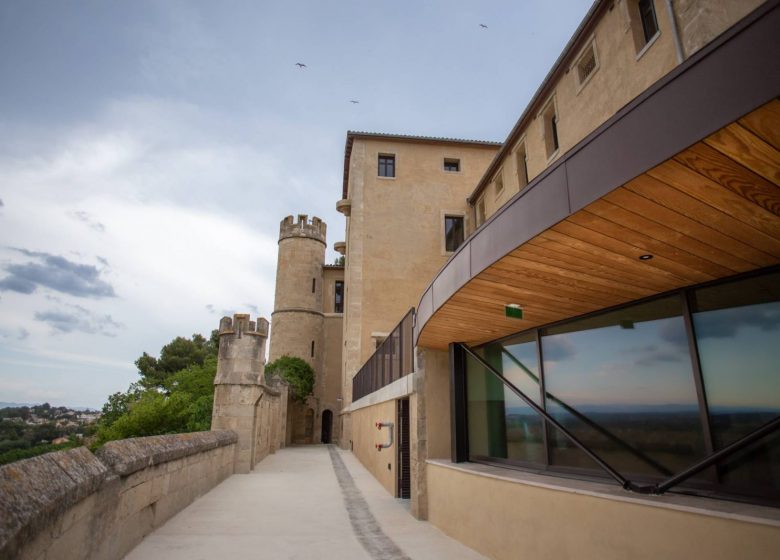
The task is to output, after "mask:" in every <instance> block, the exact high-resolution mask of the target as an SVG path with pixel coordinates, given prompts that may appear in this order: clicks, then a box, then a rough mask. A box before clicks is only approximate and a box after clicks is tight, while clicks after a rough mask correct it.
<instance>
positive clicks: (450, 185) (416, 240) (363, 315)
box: [343, 137, 497, 403]
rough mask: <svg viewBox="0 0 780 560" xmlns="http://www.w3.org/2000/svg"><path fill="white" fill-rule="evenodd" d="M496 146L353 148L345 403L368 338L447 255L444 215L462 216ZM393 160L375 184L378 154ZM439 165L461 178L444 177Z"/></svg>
mask: <svg viewBox="0 0 780 560" xmlns="http://www.w3.org/2000/svg"><path fill="white" fill-rule="evenodd" d="M496 151H497V147H495V146H478V145H473V144H472V145H469V144H442V143H426V142H423V141H413V142H412V141H410V142H404V141H398V140H390V139H382V138H364V137H362V138H361V137H357V138H355V140H354V143H353V146H352V152H351V157H350V172H349V184H348V191H349V192H348V196H349V198H350V200H351V204H352V206H351V215H350V216H349V217H348V218H347V237H346V241H347V254H346V269H345V279H346V292H347V297H346V308H345V317H344V340H345V341H346V346H345V349H344V350H345V352H344V366H343V367H344V369H343V372H344V385H345V387H344V390H345V402H347V403H349V402H351V388H352V387H351V382H352V377H353V376H354V374H355V373H356V372H357V371H358V370H359V369H360V367H361V366H362V365H363V364H364V363H365V361H366V360H367V359H368V358H369V357H370V356H371V354H372V353H373V352H374V350H375V349H376V339H375V338H372V334H375V333H388V332H390V331H391V330H392V329H393V327H395V325H396V324H397V323H398V322H399V321H400V320H401V319H402V318H403V316H404V314H405V313H406V312H407V311H408V310H409V308H411V307H413V306H415V305H417V302H418V300H419V297H420V295H421V294H422V292H423V290H424V289H425V287H426V286H427V285H428V283H429V282H430V280H431V278H433V276H434V274H436V272H437V271H438V270H439V269H440V268H441V266H442V265H443V264H444V263H445V261H446V260H447V257H448V256H449V255H448V254H447V253H446V252H445V250H444V216H445V214H452V215H464V216H465V218H466V220H465V221H466V228H467V229H468V227H469V225H468V223H469V221H470V219H471V218H470V217H469V216H468V215H467V205H466V203H465V198H466V196H468V194H469V193H470V192H471V190H472V189H473V188H474V185H476V183H477V181H478V180H479V178H480V176H481V175H482V174H483V172H484V170H485V169H486V167H487V165H488V164H489V163H490V161H491V160H492V159H493V157H494V155H495V153H496ZM380 153H382V154H394V155H395V158H396V177H395V178H385V177H377V159H378V155H379V154H380ZM444 158H456V159H459V160H460V164H461V171H460V172H457V173H453V172H446V171H444V170H443V164H444Z"/></svg>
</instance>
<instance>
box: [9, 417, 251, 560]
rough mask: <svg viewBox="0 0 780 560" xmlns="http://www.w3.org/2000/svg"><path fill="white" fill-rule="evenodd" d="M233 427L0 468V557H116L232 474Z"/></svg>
mask: <svg viewBox="0 0 780 560" xmlns="http://www.w3.org/2000/svg"><path fill="white" fill-rule="evenodd" d="M236 442H237V436H236V434H235V433H234V432H232V431H227V430H225V431H212V432H197V433H190V434H174V435H165V436H151V437H144V438H132V439H125V440H119V441H112V442H109V443H107V444H106V445H105V446H104V447H103V448H101V449H99V450H98V451H97V452H96V453H95V454H92V453H90V452H89V451H88V450H87V449H86V448H85V447H79V448H76V449H71V450H68V451H58V452H55V453H48V454H46V455H41V456H38V457H33V458H31V459H26V460H23V461H17V462H15V463H11V464H8V465H4V466H3V467H0V558H3V559H5V558H19V559H25V560H26V559H30V560H43V559H52V558H56V559H58V560H69V559H71V558H72V559H74V560H75V559H118V558H122V557H123V556H124V555H125V554H127V553H128V552H129V551H130V550H132V549H133V547H135V546H136V545H137V544H138V543H139V542H140V541H141V540H142V539H143V538H144V536H145V535H147V534H149V533H151V532H152V531H153V530H155V529H156V528H158V527H160V526H161V525H162V524H164V523H165V522H166V521H167V520H168V519H170V518H171V517H172V516H173V515H175V514H176V513H177V512H179V511H180V510H182V509H183V508H185V507H186V506H187V505H189V504H190V503H192V502H193V501H194V500H195V499H196V498H197V497H198V496H200V495H202V494H205V493H206V492H208V491H209V490H211V489H212V488H213V487H214V486H216V485H217V484H219V483H220V482H222V480H224V479H225V478H227V477H228V476H230V475H231V474H233V465H234V459H235V451H236Z"/></svg>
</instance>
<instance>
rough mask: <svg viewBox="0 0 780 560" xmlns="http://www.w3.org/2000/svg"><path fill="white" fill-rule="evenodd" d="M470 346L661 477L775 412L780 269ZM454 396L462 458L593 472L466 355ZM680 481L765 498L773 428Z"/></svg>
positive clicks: (774, 494)
mask: <svg viewBox="0 0 780 560" xmlns="http://www.w3.org/2000/svg"><path fill="white" fill-rule="evenodd" d="M537 340H539V341H540V342H541V347H539V345H537ZM476 353H477V354H478V355H479V356H480V357H481V358H482V359H483V360H484V361H485V362H486V363H487V364H488V365H489V366H490V367H491V368H492V369H494V370H496V371H497V372H498V373H500V374H501V375H502V376H503V377H504V378H505V379H506V380H507V381H508V382H509V383H511V385H513V386H514V387H516V388H517V389H518V390H519V391H521V392H522V393H524V394H525V395H526V396H527V397H528V398H530V399H532V400H533V402H535V403H536V404H539V405H541V406H542V407H543V408H545V410H546V411H547V413H548V414H549V415H550V416H552V417H553V418H554V419H555V420H556V421H557V422H559V423H560V424H561V425H563V426H564V427H565V428H566V429H567V430H568V431H569V432H571V433H572V434H573V435H574V436H575V437H576V438H577V439H578V440H579V441H580V442H581V443H582V444H584V445H585V446H586V447H587V448H588V449H590V450H591V451H593V452H594V453H596V454H597V455H598V456H599V457H601V458H602V459H603V460H605V461H606V462H607V463H608V464H609V465H610V466H611V467H613V468H614V469H615V470H617V471H618V472H619V473H620V474H621V475H623V476H624V477H625V478H627V479H630V480H634V481H645V482H649V481H652V480H663V479H667V478H669V477H671V476H673V475H675V474H678V473H680V472H682V471H684V470H685V469H687V468H688V467H690V466H692V465H694V464H696V463H697V462H699V461H700V460H702V459H704V458H705V457H706V456H707V454H708V452H709V450H715V451H717V450H719V449H723V448H724V447H725V446H727V445H729V444H731V443H733V442H734V441H736V440H738V439H740V438H742V437H744V436H745V435H748V434H750V433H751V432H754V431H755V430H756V429H757V428H759V427H761V426H763V425H765V424H766V423H767V422H771V421H773V420H775V419H777V418H778V417H780V272H777V271H772V272H770V273H765V274H762V275H755V276H752V277H748V278H743V279H739V280H735V281H725V282H721V283H719V284H713V285H711V286H707V287H702V288H696V289H688V290H683V291H680V292H677V293H675V294H672V295H667V296H663V297H659V298H656V299H654V300H650V301H646V302H642V303H638V304H633V305H627V306H625V307H623V308H620V309H616V310H611V311H608V312H603V313H599V314H593V315H590V316H587V317H584V318H580V319H575V320H571V321H568V322H565V323H559V324H556V325H552V326H549V327H546V328H540V329H536V330H533V331H529V332H526V333H521V334H519V335H515V336H513V337H510V338H506V339H503V340H500V341H495V342H492V343H488V344H485V345H483V346H481V347H479V348H477V349H476ZM540 355H541V363H539V356H540ZM699 381H700V382H699ZM542 387H543V388H544V396H543V397H542ZM466 397H467V420H468V443H469V456H470V457H471V458H472V459H473V460H478V461H479V460H491V461H499V462H505V463H512V464H516V465H519V466H523V465H531V466H533V465H546V468H548V469H550V470H552V471H565V472H567V473H577V472H583V473H587V474H603V471H601V470H600V469H599V467H598V466H597V465H596V464H595V463H594V462H593V461H592V460H591V459H590V458H589V457H588V456H587V454H585V453H584V452H583V451H582V450H581V449H579V448H578V447H577V446H576V445H575V444H573V443H572V442H571V441H570V440H569V439H568V438H567V437H566V436H564V435H563V433H562V432H561V431H560V430H558V429H557V428H556V427H554V426H553V425H552V424H551V423H550V422H544V421H543V420H542V418H541V417H540V415H538V414H536V413H535V412H534V410H533V409H532V408H531V407H530V406H529V405H527V404H526V403H525V401H523V400H522V399H520V398H519V397H518V396H517V395H516V394H515V392H514V391H513V390H512V389H511V388H510V387H509V385H508V384H507V383H504V382H502V380H501V379H500V378H498V377H497V376H495V375H494V374H492V373H490V372H489V371H488V370H487V368H486V367H485V366H484V365H482V364H481V363H480V362H479V361H477V360H475V359H473V358H472V357H468V358H467V360H466ZM545 425H546V428H547V432H546V433H545ZM683 485H684V486H685V487H686V488H687V489H688V490H691V489H694V488H702V487H704V488H706V489H707V491H712V490H715V491H716V492H719V493H722V494H726V495H733V494H741V495H743V496H753V497H754V499H755V497H756V496H758V497H760V499H762V500H770V501H772V502H773V503H776V502H777V501H778V500H780V432H774V433H772V434H770V435H768V436H765V437H764V438H762V439H760V440H758V441H756V442H754V443H752V444H751V445H749V446H748V447H746V448H745V449H743V450H742V451H740V452H738V453H735V454H734V455H732V456H729V457H727V458H725V459H722V460H721V461H720V462H719V463H718V464H717V468H709V469H707V470H704V471H702V472H700V473H699V474H698V475H696V477H694V478H692V479H689V480H687V481H686V482H684V484H683Z"/></svg>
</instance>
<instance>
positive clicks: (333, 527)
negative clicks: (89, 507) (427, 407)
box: [126, 445, 484, 560]
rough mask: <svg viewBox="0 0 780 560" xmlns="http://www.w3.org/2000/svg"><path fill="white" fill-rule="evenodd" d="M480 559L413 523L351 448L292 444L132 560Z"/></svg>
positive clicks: (192, 510)
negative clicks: (349, 449)
mask: <svg viewBox="0 0 780 560" xmlns="http://www.w3.org/2000/svg"><path fill="white" fill-rule="evenodd" d="M244 558H247V559H249V558H251V559H274V560H276V559H285V558H288V559H292V558H295V559H301V560H309V559H311V560H317V559H323V560H324V559H329V558H334V559H338V560H352V559H355V560H358V559H360V560H404V559H420V560H435V559H439V558H441V559H446V560H461V559H462V560H476V559H482V558H484V557H483V556H481V555H479V554H477V553H476V552H474V551H473V550H471V549H469V548H466V547H465V546H463V545H461V544H460V543H458V542H457V541H454V540H452V539H450V538H449V537H447V536H446V535H444V534H443V533H442V532H441V531H439V530H438V529H436V528H435V527H434V526H432V525H431V524H429V523H427V522H424V521H417V520H415V519H414V518H413V517H412V516H411V514H410V513H409V511H408V501H405V500H397V499H395V498H393V497H391V496H390V495H389V494H388V493H387V491H386V490H385V489H384V488H383V487H382V486H380V484H379V483H378V482H377V481H376V480H375V479H374V478H373V477H372V476H371V475H370V474H369V473H368V471H366V469H365V468H363V466H362V465H361V464H360V463H359V462H358V461H357V459H356V458H355V457H354V455H352V453H349V452H346V451H341V450H338V449H337V448H336V447H335V446H325V445H316V446H306V447H289V448H287V449H282V450H280V451H278V452H277V453H276V454H275V455H271V456H269V457H266V458H265V459H264V460H263V461H262V462H261V463H260V464H259V465H257V467H255V470H254V471H253V472H252V473H251V474H247V475H233V476H231V477H230V478H228V479H227V480H225V481H224V482H223V483H222V484H220V485H219V486H217V487H216V488H214V489H213V490H212V491H211V492H209V493H208V494H206V495H204V496H201V497H200V498H198V499H197V500H196V501H195V502H194V503H192V504H191V505H190V506H189V507H187V508H186V509H184V510H182V511H181V512H180V513H179V514H178V515H176V516H175V517H173V518H172V519H171V520H170V521H168V523H166V524H165V525H164V526H163V527H161V528H160V529H158V530H157V531H155V532H154V533H152V534H150V535H149V536H147V537H146V538H145V539H144V540H143V542H142V543H141V544H139V545H138V546H137V547H136V548H135V549H134V550H133V551H132V552H131V553H130V554H128V555H127V556H126V559H127V560H151V559H165V560H177V559H186V560H198V559H203V560H240V559H244Z"/></svg>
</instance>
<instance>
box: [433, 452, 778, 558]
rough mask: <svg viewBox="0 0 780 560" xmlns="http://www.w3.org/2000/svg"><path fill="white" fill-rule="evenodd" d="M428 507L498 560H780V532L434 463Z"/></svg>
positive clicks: (440, 522)
mask: <svg viewBox="0 0 780 560" xmlns="http://www.w3.org/2000/svg"><path fill="white" fill-rule="evenodd" d="M497 470H499V469H497ZM428 500H429V501H428V519H429V521H430V522H431V523H433V524H434V525H436V526H437V527H439V528H440V529H441V530H442V531H444V532H445V533H446V534H448V535H450V536H451V537H453V538H455V539H457V540H459V541H461V542H463V543H464V544H466V545H467V546H469V547H471V548H473V549H475V550H477V551H478V552H480V553H482V554H484V555H486V556H488V557H489V558H495V559H497V560H516V559H518V558H533V559H534V560H546V559H550V560H565V559H582V560H588V559H594V560H595V559H598V560H626V559H629V558H630V559H631V560H659V559H663V560H677V559H679V560H693V559H698V558H702V559H707V560H733V559H735V558H740V559H751V560H763V559H766V560H770V559H776V558H778V557H780V528H778V527H776V526H768V525H763V524H757V523H748V522H745V521H739V520H735V519H724V518H721V517H713V516H709V515H702V514H697V513H689V512H685V511H678V510H672V509H667V508H659V507H652V506H645V505H640V504H636V503H628V502H625V501H617V500H612V499H605V498H599V497H595V496H590V495H585V494H579V493H574V492H571V491H566V492H563V491H557V490H551V489H546V488H539V487H535V486H529V485H525V484H520V483H516V482H509V481H504V480H498V479H495V478H488V477H486V476H480V475H476V474H469V473H464V472H460V471H457V470H453V469H450V468H447V467H443V466H439V465H435V464H430V463H429V464H428ZM475 512H478V514H477V513H475Z"/></svg>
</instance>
